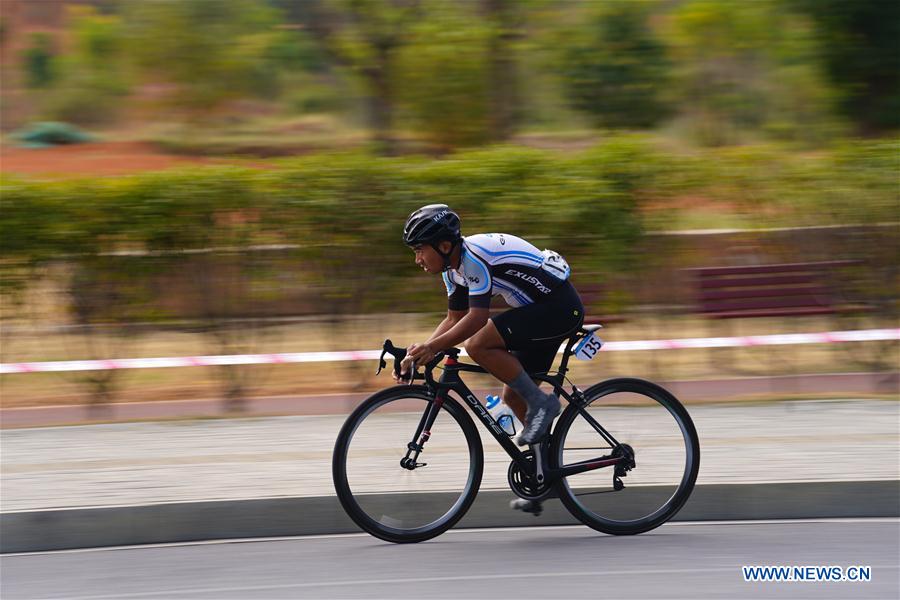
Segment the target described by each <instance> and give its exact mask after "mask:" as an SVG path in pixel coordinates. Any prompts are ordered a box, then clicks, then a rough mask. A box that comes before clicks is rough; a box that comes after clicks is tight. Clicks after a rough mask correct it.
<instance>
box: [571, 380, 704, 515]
mask: <svg viewBox="0 0 900 600" xmlns="http://www.w3.org/2000/svg"><path fill="white" fill-rule="evenodd" d="M585 394H586V397H587V399H588V402H587V403H586V406H585V407H584V408H583V409H582V410H580V411H577V412H575V411H569V412H568V413H567V415H564V416H563V417H562V418H561V420H560V423H559V424H558V425H557V430H556V432H555V434H554V435H555V437H556V438H557V439H556V441H555V446H554V447H555V448H556V460H557V461H558V464H560V465H561V466H563V467H565V466H572V465H577V464H578V463H582V464H584V463H585V462H589V461H591V460H597V457H596V455H597V451H598V450H610V455H611V456H612V457H615V456H629V455H632V453H633V459H634V465H633V467H632V465H631V464H630V462H627V461H620V462H619V463H617V464H616V465H615V466H612V467H606V468H597V469H591V470H588V471H582V472H580V473H577V474H574V475H570V476H568V477H566V478H565V480H564V484H563V490H562V491H561V497H562V499H563V502H564V503H565V504H566V506H567V508H569V509H570V510H571V511H572V512H573V513H574V514H575V515H576V516H578V517H579V518H580V519H581V520H582V521H583V522H585V523H587V524H588V525H590V526H591V527H594V528H596V529H599V530H601V531H606V532H608V533H639V532H641V531H646V530H647V529H652V528H653V527H656V526H658V525H660V524H662V523H663V522H665V521H666V520H667V519H669V518H671V516H672V515H673V514H674V513H675V512H676V511H677V510H678V509H679V508H680V507H681V505H682V504H683V503H684V501H685V500H686V498H687V495H689V494H690V491H691V489H692V488H693V484H694V481H695V479H696V474H697V468H698V465H699V445H698V444H697V441H696V431H695V430H694V427H693V424H692V423H691V422H690V417H689V416H688V415H687V412H686V411H685V410H684V408H683V407H681V405H680V404H679V403H678V401H677V400H675V398H674V397H672V396H671V394H668V392H666V391H665V390H662V388H659V387H657V386H654V385H652V384H649V383H648V382H642V381H640V380H634V379H629V380H611V381H609V382H605V383H604V384H601V385H599V386H594V387H593V388H591V389H589V390H588V391H587V392H586V393H585ZM598 426H599V427H598ZM603 431H607V432H609V434H610V436H611V437H612V438H614V439H615V440H617V442H618V443H619V445H616V446H614V447H612V448H610V447H609V446H605V445H603V442H604V441H606V440H604V439H603V438H605V436H603V437H601V436H602V435H603V434H602V433H601V432H603ZM610 492H616V493H614V494H610Z"/></svg>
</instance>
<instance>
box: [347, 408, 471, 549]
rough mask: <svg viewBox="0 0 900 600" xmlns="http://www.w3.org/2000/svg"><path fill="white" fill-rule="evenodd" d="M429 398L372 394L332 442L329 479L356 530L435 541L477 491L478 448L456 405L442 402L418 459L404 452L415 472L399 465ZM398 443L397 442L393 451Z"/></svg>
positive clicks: (462, 412)
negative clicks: (331, 480)
mask: <svg viewBox="0 0 900 600" xmlns="http://www.w3.org/2000/svg"><path fill="white" fill-rule="evenodd" d="M430 400H431V399H430V397H429V396H427V395H425V394H416V393H414V392H413V393H410V392H400V393H397V392H395V393H394V394H393V395H391V394H388V395H382V396H381V397H379V395H376V396H374V397H373V398H371V399H369V400H367V401H366V402H365V403H363V405H361V406H360V408H359V409H357V411H355V412H354V413H353V414H352V415H351V416H350V418H349V419H348V421H347V423H346V424H345V426H344V429H342V431H341V434H340V436H339V438H338V443H337V445H336V448H335V466H334V477H335V487H336V489H337V491H338V496H339V498H340V499H341V503H342V505H343V506H344V508H345V509H346V510H347V512H348V514H349V515H350V516H351V518H353V520H354V521H355V522H356V523H357V524H358V525H360V527H362V528H363V529H365V530H366V531H369V532H370V533H372V534H373V535H376V536H378V537H381V538H383V539H389V540H390V541H419V540H420V539H427V538H428V537H432V536H433V535H437V534H438V533H440V532H441V531H443V530H445V529H447V528H449V527H450V526H452V524H453V523H454V522H455V521H456V520H458V519H459V517H460V516H461V515H462V513H463V512H464V511H465V510H466V509H467V508H468V506H469V504H470V503H471V500H472V499H474V495H475V493H477V488H478V485H479V483H480V481H481V470H482V464H483V456H482V452H481V442H480V438H479V436H478V432H477V431H476V430H475V429H474V425H473V424H472V422H471V420H470V419H468V417H467V416H466V415H465V414H464V411H463V409H462V408H461V407H460V406H459V405H458V404H456V403H450V402H445V403H444V406H443V407H442V408H441V410H440V411H439V413H438V414H437V417H436V419H435V421H434V423H433V425H432V426H431V432H432V435H431V437H430V439H429V440H428V441H427V442H425V444H424V445H423V448H422V450H421V452H420V453H419V455H418V456H417V457H416V456H415V452H410V453H409V458H411V459H414V460H415V463H416V466H415V468H412V469H410V468H406V467H404V466H401V459H403V458H404V457H406V456H407V447H406V444H407V443H408V441H409V439H410V436H412V435H413V434H414V433H415V432H416V430H417V427H418V426H419V424H420V423H421V420H422V415H423V413H424V411H425V410H426V409H427V407H428V406H429V405H430ZM398 440H403V441H402V442H401V443H402V444H403V446H402V447H403V450H402V452H399V453H398V449H397V444H398ZM417 441H418V440H417Z"/></svg>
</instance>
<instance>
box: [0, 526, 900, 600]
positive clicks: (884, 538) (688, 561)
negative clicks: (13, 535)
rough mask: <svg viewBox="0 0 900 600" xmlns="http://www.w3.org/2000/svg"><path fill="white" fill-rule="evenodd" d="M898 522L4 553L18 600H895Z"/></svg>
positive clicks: (505, 532) (532, 531)
mask: <svg viewBox="0 0 900 600" xmlns="http://www.w3.org/2000/svg"><path fill="white" fill-rule="evenodd" d="M898 552H900V521H898V520H897V519H868V520H831V521H782V522H772V521H767V522H759V521H757V522H738V523H735V522H730V523H682V524H678V523H673V524H668V525H665V526H663V527H661V528H659V529H657V530H655V531H653V532H650V533H647V534H643V535H640V536H634V537H610V536H605V535H601V534H598V533H596V532H593V531H592V530H589V529H587V528H585V527H543V528H522V529H493V530H456V531H451V532H449V533H447V534H444V535H443V536H441V537H440V538H437V539H435V540H432V541H429V542H425V543H422V544H415V545H393V544H387V543H383V542H381V541H379V540H377V539H374V538H372V537H369V536H368V535H365V534H351V535H343V536H320V537H306V538H291V539H278V540H259V541H241V542H234V541H232V542H224V543H222V542H219V543H198V544H190V545H172V546H157V547H128V548H110V549H94V550H75V551H61V552H53V553H40V554H27V555H6V556H4V557H2V559H0V568H2V571H0V573H2V578H0V585H2V589H0V595H2V597H3V599H4V600H14V599H26V598H29V599H31V598H66V599H68V600H79V599H85V600H86V599H89V598H90V599H101V598H102V599H107V598H110V599H111V598H123V599H128V598H184V599H198V598H210V599H212V598H217V599H218V598H422V597H429V598H488V597H496V598H547V597H553V598H601V597H611V598H614V597H625V598H782V597H783V598H849V597H853V598H898V597H900V555H898ZM742 565H797V566H807V565H827V566H832V565H835V566H841V567H848V566H853V565H858V566H868V567H871V581H869V582H849V581H848V582H828V583H823V582H794V583H772V582H768V583H750V582H745V581H744V578H743V575H742V570H741V567H742Z"/></svg>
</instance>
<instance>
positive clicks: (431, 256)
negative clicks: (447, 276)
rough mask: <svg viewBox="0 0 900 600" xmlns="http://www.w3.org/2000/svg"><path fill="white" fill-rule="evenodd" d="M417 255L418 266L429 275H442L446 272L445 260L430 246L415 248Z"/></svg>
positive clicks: (423, 245)
mask: <svg viewBox="0 0 900 600" xmlns="http://www.w3.org/2000/svg"><path fill="white" fill-rule="evenodd" d="M413 252H415V253H416V265H417V266H419V267H421V268H422V269H425V271H427V272H428V273H434V274H437V273H441V272H443V270H444V259H443V258H441V255H440V254H438V253H437V252H436V251H435V249H434V248H432V247H431V246H430V245H428V244H419V245H417V246H413Z"/></svg>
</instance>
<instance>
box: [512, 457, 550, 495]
mask: <svg viewBox="0 0 900 600" xmlns="http://www.w3.org/2000/svg"><path fill="white" fill-rule="evenodd" d="M523 455H524V457H525V460H527V461H529V462H533V461H534V452H533V451H531V450H529V451H528V452H524V453H523ZM506 479H507V481H508V482H509V487H510V489H512V491H513V493H514V494H515V495H516V496H518V497H519V498H524V499H525V500H543V499H544V498H546V497H547V496H549V495H550V492H551V491H553V488H552V487H551V486H548V485H547V484H546V483H542V484H539V485H538V484H535V483H534V482H533V481H531V480H530V479H529V478H528V477H526V476H525V475H524V473H522V469H520V468H519V464H518V463H517V462H516V461H510V463H509V469H508V470H507V472H506Z"/></svg>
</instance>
